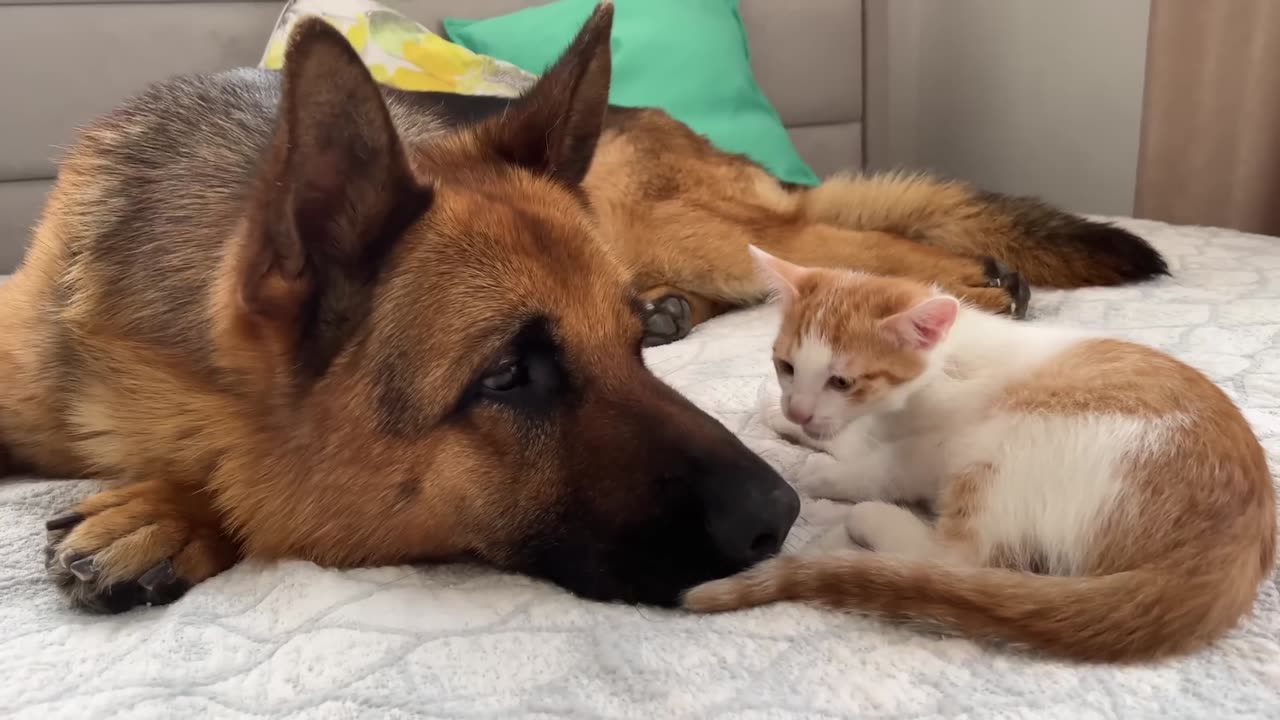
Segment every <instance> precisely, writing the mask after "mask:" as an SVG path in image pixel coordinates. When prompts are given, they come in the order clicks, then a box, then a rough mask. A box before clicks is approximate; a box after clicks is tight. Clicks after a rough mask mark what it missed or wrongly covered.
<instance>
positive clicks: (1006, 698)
mask: <svg viewBox="0 0 1280 720" xmlns="http://www.w3.org/2000/svg"><path fill="white" fill-rule="evenodd" d="M1120 222H1121V223H1122V224H1124V225H1125V226H1126V227H1129V228H1130V229H1132V230H1134V231H1135V232H1137V233H1139V234H1141V235H1143V236H1145V237H1148V238H1150V239H1151V240H1152V242H1153V243H1155V245H1156V246H1157V247H1159V248H1160V249H1161V250H1162V251H1163V252H1165V253H1166V254H1167V256H1168V258H1169V260H1170V263H1171V266H1172V268H1173V271H1174V275H1173V277H1172V278H1169V279H1165V280H1162V281H1159V282H1155V283H1151V284H1146V285H1140V286H1131V287H1120V288H1108V289H1089V290H1079V291H1070V292H1049V291H1042V292H1039V293H1038V294H1037V295H1036V296H1035V297H1034V298H1033V313H1032V317H1031V321H1032V322H1044V321H1057V320H1060V321H1065V322H1070V323H1073V324H1078V325H1082V326H1085V327H1090V328H1097V329H1103V330H1106V331H1108V332H1111V333H1114V334H1115V335H1118V336H1121V337H1125V338H1131V339H1134V340H1139V341H1143V342H1147V343H1151V344H1154V345H1156V346H1159V347H1161V348H1165V349H1167V350H1170V351H1173V352H1174V353H1176V354H1177V355H1178V356H1180V357H1182V358H1183V359H1185V360H1187V361H1189V362H1191V363H1193V364H1194V365H1196V366H1197V367H1199V368H1201V369H1202V370H1204V371H1206V372H1207V373H1208V374H1209V375H1210V376H1211V377H1213V379H1214V380H1215V381H1217V382H1218V383H1220V384H1221V385H1222V387H1223V388H1224V389H1225V390H1226V391H1227V392H1228V393H1229V394H1230V395H1231V397H1232V398H1233V399H1235V400H1236V401H1237V402H1238V403H1239V404H1240V405H1241V406H1242V407H1243V408H1244V409H1245V413H1246V415H1247V417H1248V419H1249V420H1250V421H1251V422H1252V424H1253V425H1254V427H1255V428H1256V430H1257V432H1258V434H1259V435H1260V436H1261V438H1262V440H1263V442H1264V444H1265V446H1266V448H1267V452H1268V457H1269V460H1270V462H1271V465H1272V467H1273V468H1275V467H1280V312H1277V306H1278V304H1280V242H1277V240H1276V239H1274V238H1264V237H1258V236H1250V235H1244V234H1240V233H1236V232H1231V231H1225V230H1215V229H1208V228H1190V227H1173V226H1168V225H1163V224H1159V223H1153V222H1141V221H1133V220H1122V221H1120ZM775 319H776V316H775V310H774V309H773V308H771V307H762V308H757V309H753V310H747V311H742V312H737V313H733V314H730V315H727V316H724V317H721V318H719V319H717V320H714V321H712V322H710V323H708V324H706V325H704V326H702V327H700V328H698V329H697V330H696V331H695V332H694V333H693V334H692V335H691V336H690V337H688V338H687V339H685V340H683V341H680V342H677V343H674V344H672V345H668V346H665V347H660V348H653V349H650V350H649V351H648V352H647V357H646V359H647V362H648V363H649V365H650V367H651V368H652V369H653V370H654V372H655V373H657V374H658V375H660V376H661V377H663V378H664V379H665V380H666V381H667V382H669V383H670V384H671V385H673V386H674V387H676V388H677V389H679V390H680V391H682V392H684V393H686V394H687V395H688V396H689V397H690V398H691V399H692V400H693V401H694V402H696V403H697V404H698V405H700V406H702V407H703V408H705V409H706V410H708V411H710V412H712V413H714V414H715V415H716V416H717V417H718V418H719V419H720V420H722V421H723V422H724V423H726V424H727V425H728V426H729V427H730V428H731V429H733V430H734V431H735V432H737V433H738V434H740V435H741V437H743V438H744V440H745V442H746V443H747V444H748V445H750V446H751V447H752V448H753V449H755V450H756V451H758V452H759V453H761V454H762V455H763V456H764V457H765V458H766V459H767V460H768V461H769V462H771V463H773V464H774V465H775V466H776V467H778V468H779V469H780V470H781V471H782V472H783V473H784V474H787V473H789V472H790V471H791V470H793V469H794V468H795V467H797V465H798V464H799V463H802V462H803V461H804V458H805V456H806V454H807V452H808V451H806V450H802V449H800V448H797V447H795V446H792V445H789V444H787V443H785V442H783V441H781V440H779V439H778V438H777V437H776V436H774V435H773V434H772V433H771V432H770V431H769V430H767V429H766V428H764V427H763V426H762V425H761V423H760V420H759V413H758V410H757V408H758V402H759V401H758V398H759V397H760V395H761V392H762V391H765V390H767V387H766V384H767V383H770V382H772V380H771V379H770V368H769V360H768V357H769V355H768V347H769V344H770V342H771V340H772V334H773V329H774V322H775ZM91 488H92V484H91V483H88V482H84V481H36V480H16V481H7V482H5V483H4V484H0V596H2V597H3V601H2V602H0V677H2V678H4V680H3V682H0V715H3V716H7V717H15V718H35V719H39V720H46V719H48V718H60V717H94V718H114V717H128V718H151V717H154V718H174V717H197V716H199V717H226V718H259V719H260V718H271V719H273V720H274V719H275V718H302V717H305V718H335V719H337V718H352V717H378V718H480V717H495V718H539V717H582V718H587V717H590V718H643V719H645V720H649V719H652V718H717V717H725V718H728V717H733V718H761V719H763V718H822V717H833V718H834V717H842V718H843V717H867V718H907V717H910V718H967V717H972V718H1064V719H1067V718H1071V719H1075V718H1126V720H1127V719H1130V718H1146V717H1150V718H1208V717H1214V718H1258V719H1259V720H1261V719H1262V718H1270V719H1274V718H1277V717H1280V585H1278V584H1277V580H1276V579H1275V577H1274V576H1273V577H1272V579H1271V580H1270V581H1269V582H1268V583H1267V584H1266V586H1265V587H1264V588H1263V591H1262V594H1261V597H1260V598H1259V600H1258V602H1257V606H1256V611H1255V615H1254V617H1253V618H1252V619H1251V620H1250V621H1249V622H1247V623H1246V624H1245V625H1243V626H1242V627H1240V628H1239V629H1238V630H1236V631H1235V632H1233V633H1231V635H1230V636H1229V637H1227V638H1226V639H1224V640H1223V641H1221V642H1220V643H1218V644H1217V645H1216V646H1214V647H1213V648H1211V649H1209V650H1207V651H1205V652H1202V653H1200V654H1197V655H1194V656H1191V657H1187V658H1184V659H1179V660H1174V661H1169V662H1164V663H1160V664H1155V665H1146V666H1137V667H1124V668H1115V667H1089V666H1073V665H1071V664H1066V663H1059V662H1052V661H1047V660H1044V659H1042V658H1039V657H1036V656H1034V655H1031V654H1025V653H1015V652H1011V651H996V650H991V649H986V648H983V647H980V646H978V645H975V644H973V643H970V642H968V641H966V640H963V639H958V638H951V637H943V636H936V635H929V634H922V633H920V632H918V631H915V630H908V629H905V628H898V627H893V626H890V625H886V624H883V623H880V622H877V621H874V620H870V619H865V618H860V617H854V616H849V615H841V614H836V613H831V612H824V611H819V610H815V609H809V608H805V607H801V606H797V605H776V606H773V607H766V608H759V609H755V610H751V611H746V612H741V613H736V614H729V615H723V616H714V617H696V616H690V615H685V614H683V613H679V612H667V611H660V610H655V609H648V608H634V607H621V606H609V605H600V604H593V603H588V602H584V601H580V600H577V599H574V598H573V597H571V596H569V595H568V594H566V593H564V592H563V591H561V590H558V589H556V588H554V587H552V586H549V585H547V584H544V583H541V582H537V581H533V580H529V579H524V578H519V577H513V576H508V575H502V574H499V573H496V572H493V571H489V570H486V569H483V568H478V567H469V566H451V567H434V568H412V567H385V568H373V569H365V570H357V571H346V572H340V571H334V570H327V569H322V568H319V567H316V566H314V565H311V564H309V563H303V562H289V563H280V564H272V565H242V566H239V567H237V568H235V569H233V570H231V571H230V572H227V573H225V574H223V575H220V576H218V577H216V578H214V579H213V580H210V581H209V582H207V583H205V584H203V585H200V586H198V587H197V588H196V589H194V590H193V591H192V592H191V593H190V594H188V595H187V596H186V597H185V598H184V599H182V600H181V601H179V602H178V603H176V604H175V605H172V606H170V607H166V608H154V609H138V610H134V611H131V612H129V613H127V614H124V615H121V616H117V617H94V616H88V615H82V614H78V613H75V612H72V611H70V610H68V609H66V608H65V607H64V605H63V603H62V601H61V599H60V598H59V597H58V595H57V593H56V592H55V590H54V588H53V587H52V586H51V585H50V584H49V583H47V582H46V580H45V577H44V571H43V567H42V563H41V558H42V547H43V542H44V531H43V527H42V523H43V521H44V519H45V518H46V517H48V516H50V515H51V514H53V513H54V512H55V511H57V510H58V509H60V508H62V507H64V506H66V505H68V504H70V503H71V502H72V501H73V500H74V499H76V498H77V497H79V496H80V495H82V494H84V493H86V492H88V491H89V490H90V489H91ZM830 510H831V508H830V507H829V506H828V505H825V504H823V503H809V504H806V507H805V511H804V514H803V515H802V519H801V521H800V523H799V524H798V525H797V527H796V529H795V531H794V532H793V533H792V536H791V537H790V539H789V540H788V548H789V549H794V548H795V547H797V546H798V545H800V544H801V543H803V542H804V541H805V540H807V539H808V538H810V537H812V535H813V534H814V533H815V532H816V531H817V530H818V529H819V528H820V527H821V525H822V523H823V522H828V521H829V520H830V517H831V512H830Z"/></svg>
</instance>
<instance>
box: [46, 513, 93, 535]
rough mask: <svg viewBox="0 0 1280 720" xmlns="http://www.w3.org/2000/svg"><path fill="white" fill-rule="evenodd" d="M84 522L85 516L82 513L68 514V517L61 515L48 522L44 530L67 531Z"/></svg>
mask: <svg viewBox="0 0 1280 720" xmlns="http://www.w3.org/2000/svg"><path fill="white" fill-rule="evenodd" d="M83 520H84V516H83V515H81V514H80V513H76V512H73V513H67V514H66V515H59V516H58V517H56V518H53V519H52V520H48V521H46V522H45V524H44V529H45V530H48V531H49V532H56V531H58V530H66V529H67V528H71V527H74V526H76V525H79V524H80V522H81V521H83Z"/></svg>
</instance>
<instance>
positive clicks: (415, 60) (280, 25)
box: [258, 0, 537, 97]
mask: <svg viewBox="0 0 1280 720" xmlns="http://www.w3.org/2000/svg"><path fill="white" fill-rule="evenodd" d="M311 15H314V16H318V17H321V18H323V19H324V20H326V21H328V22H329V24H330V25H333V26H334V27H336V28H337V29H338V30H341V31H342V33H343V34H344V35H346V37H347V40H348V42H350V43H351V46H352V47H353V48H355V49H356V52H358V53H360V57H361V58H363V59H364V62H365V65H366V66H368V68H369V72H370V73H372V74H373V76H374V77H375V78H377V80H378V82H381V83H383V84H385V85H390V86H391V87H394V88H398V89H400V90H436V91H441V92H455V93H461V94H463V95H497V96H499V97H516V96H518V95H520V94H521V93H523V92H524V91H525V90H527V89H528V88H529V87H530V86H531V85H532V84H533V82H534V80H536V79H537V76H536V75H533V74H532V73H529V72H526V71H524V70H522V69H520V68H518V67H516V66H515V65H512V64H511V63H507V62H503V61H502V60H498V59H495V58H491V57H489V56H487V55H478V54H476V53H474V52H471V51H470V50H468V49H466V48H464V47H462V46H461V45H455V44H454V43H451V42H449V41H448V40H445V39H444V38H442V37H440V36H439V35H437V34H435V33H433V32H431V31H430V30H428V29H426V28H425V27H423V26H421V25H419V24H418V23H416V22H414V21H412V20H410V19H408V18H406V17H405V16H403V15H401V14H400V13H398V12H396V11H395V10H392V9H390V8H388V7H386V6H385V5H382V4H380V3H377V2H374V0H290V2H288V3H287V4H286V5H285V7H284V11H283V12H282V13H280V19H279V20H277V21H276V27H275V29H274V30H272V32H271V38H270V40H268V41H267V50H266V52H265V53H263V55H262V60H261V61H260V62H259V63H258V65H259V67H263V68H267V69H269V70H279V69H280V67H281V66H283V65H284V52H285V46H286V45H287V43H288V41H289V32H290V31H291V30H292V29H293V25H294V23H296V22H298V20H300V19H302V18H304V17H308V16H311Z"/></svg>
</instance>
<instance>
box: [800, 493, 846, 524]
mask: <svg viewBox="0 0 1280 720" xmlns="http://www.w3.org/2000/svg"><path fill="white" fill-rule="evenodd" d="M850 507H852V506H851V505H849V503H844V502H836V501H834V500H824V499H820V498H811V497H804V498H802V499H801V501H800V519H802V520H804V522H805V523H807V524H809V525H813V526H816V527H827V526H829V525H840V526H841V527H843V526H844V518H845V515H848V514H849V508H850Z"/></svg>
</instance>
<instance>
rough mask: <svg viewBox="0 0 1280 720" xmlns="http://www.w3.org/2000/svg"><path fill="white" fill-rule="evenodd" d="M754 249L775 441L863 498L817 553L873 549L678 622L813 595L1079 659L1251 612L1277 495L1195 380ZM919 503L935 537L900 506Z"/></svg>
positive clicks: (1211, 632) (829, 481)
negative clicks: (766, 305) (789, 440)
mask: <svg viewBox="0 0 1280 720" xmlns="http://www.w3.org/2000/svg"><path fill="white" fill-rule="evenodd" d="M753 254H754V256H755V258H756V261H757V265H758V266H759V268H760V270H761V273H762V275H763V276H764V277H765V278H767V279H768V281H769V282H770V284H771V285H772V286H773V288H774V289H775V291H776V293H777V295H778V296H779V297H780V299H781V303H782V306H783V320H782V327H781V330H780V332H779V334H778V338H777V341H776V343H775V345H774V359H775V363H776V365H777V370H778V378H779V382H780V384H781V386H782V396H783V397H782V403H783V408H784V413H785V415H786V417H787V418H788V419H789V420H790V421H791V422H792V423H794V424H790V423H788V424H787V426H786V427H783V428H782V430H784V432H786V433H787V434H791V435H798V436H801V437H807V438H809V439H810V440H811V441H812V443H813V444H815V445H817V446H818V447H820V448H822V449H826V450H829V451H830V452H831V453H832V457H830V458H827V459H826V461H825V462H823V463H821V464H818V465H816V466H810V469H809V471H808V476H807V477H805V478H803V482H802V486H803V487H805V488H807V489H808V490H810V491H816V492H817V494H819V495H824V496H827V497H832V498H837V499H842V500H850V501H855V502H857V503H858V504H856V505H854V506H852V507H851V508H850V509H849V511H848V514H847V516H846V522H845V523H844V526H843V527H841V528H837V530H836V533H837V537H835V538H832V537H828V538H826V539H824V540H823V541H822V545H823V546H824V549H825V548H826V547H829V546H831V545H837V546H838V545H844V546H845V547H846V548H852V547H854V546H855V543H856V544H857V545H862V546H864V547H868V548H871V549H872V550H874V552H859V551H856V550H850V549H841V550H834V551H832V552H824V553H820V554H815V553H807V552H803V553H800V554H798V555H790V556H782V557H778V558H774V559H771V560H767V561H765V562H763V563H761V564H759V565H757V566H755V567H754V568H752V569H749V570H747V571H746V572H744V573H741V574H739V575H737V576H733V577H729V578H725V579H722V580H716V581H713V582H710V583H706V584H703V585H701V586H698V587H696V588H694V589H693V590H691V591H689V593H688V594H687V595H686V597H685V605H686V607H688V608H691V609H693V610H697V611H703V612H713V611H725V610H731V609H735V608H741V607H746V606H752V605H759V604H762V603H766V602H772V601H779V600H805V601H813V602H817V603H821V604H825V605H828V606H833V607H838V608H847V609H852V610H860V611H865V612H870V613H874V614H878V615H881V616H883V617H887V618H894V619H904V620H925V621H933V622H937V623H941V624H943V625H946V626H951V627H952V628H955V629H958V630H960V631H962V632H963V633H965V634H967V635H970V636H973V637H975V638H981V639H994V640H1003V641H1006V642H1013V643H1018V644H1022V645H1027V646H1031V647H1034V648H1038V649H1040V650H1042V651H1045V652H1047V653H1050V654H1053V655H1056V656H1060V657H1066V658H1074V659H1080V660H1092V661H1122V660H1139V659H1148V658H1155V657H1159V656H1164V655H1170V654H1176V653H1182V652H1187V651H1191V650H1193V649H1196V648H1198V647H1201V646H1203V645H1205V644H1207V643H1209V642H1212V641H1213V640H1215V639H1216V638H1218V637H1219V636H1221V635H1222V634H1223V633H1225V632H1226V631H1227V630H1229V629H1230V628H1232V627H1233V626H1235V625H1236V623H1237V622H1238V621H1239V619H1240V618H1241V617H1242V616H1244V615H1246V614H1247V613H1248V612H1249V611H1250V609H1251V608H1252V605H1253V602H1254V599H1255V597H1256V595H1257V593H1258V588H1259V585H1260V583H1261V582H1262V581H1263V580H1264V579H1265V578H1266V577H1267V576H1268V575H1269V574H1270V573H1271V571H1272V566H1273V562H1274V556H1275V532H1276V520H1275V513H1276V508H1275V490H1274V487H1273V485H1272V480H1271V474H1270V472H1269V470H1268V468H1267V462H1266V458H1265V456H1264V454H1263V450H1262V448H1261V446H1260V445H1259V443H1258V440H1257V438H1256V437H1255V436H1254V434H1253V432H1252V430H1251V429H1250V427H1249V425H1248V423H1247V422H1246V421H1245V419H1244V417H1243V416H1242V415H1241V413H1240V411H1239V410H1238V409H1237V408H1236V407H1235V406H1234V405H1233V404H1232V402H1231V401H1230V400H1229V399H1228V398H1227V397H1226V395H1224V394H1223V393H1222V391H1221V390H1219V389H1218V387H1217V386H1215V385H1214V384H1213V383H1212V382H1211V381H1210V380H1208V379H1207V378H1206V377H1204V376H1203V375H1201V374H1200V373H1199V372H1197V371H1195V370H1193V369H1192V368H1190V367H1189V366H1187V365H1185V364H1183V363H1181V362H1179V361H1178V360H1175V359H1174V358H1172V357H1170V356H1168V355H1166V354H1164V353H1161V352H1159V351H1156V350H1154V349H1151V348H1148V347H1145V346H1142V345H1137V344H1133V343H1129V342H1123V341H1120V340H1114V339H1107V338H1103V337H1097V336H1091V335H1089V334H1087V333H1083V332H1080V331H1077V330H1069V329H1063V328H1056V327H1050V326H1045V325H1032V324H1027V323H1023V322H1017V321H1012V320H1009V319H1006V318H1001V317H996V316H993V315H987V314H985V313H982V312H979V311H977V310H973V309H970V308H967V307H964V306H962V305H960V304H959V303H958V302H957V301H956V300H955V299H954V298H952V297H949V296H946V295H943V294H940V293H938V292H937V291H935V290H934V289H932V288H930V287H927V286H924V285H921V284H918V283H915V282H912V281H908V280H903V279H893V278H885V277H874V276H868V275H859V274H855V273H851V272H847V271H838V270H826V269H810V268H803V267H799V266H796V265H792V264H790V263H787V262H784V261H782V260H779V259H777V258H774V257H772V256H769V255H767V254H765V253H763V252H761V251H759V250H755V249H754V248H753ZM917 499H925V500H930V501H932V502H933V504H934V508H935V510H936V512H937V515H938V518H937V521H936V523H934V524H930V523H927V522H925V521H923V520H921V519H920V518H919V517H918V516H916V515H915V514H914V513H912V512H910V511H909V510H906V509H904V508H902V507H900V506H898V505H896V504H894V503H893V501H895V500H917ZM833 539H834V540H835V542H833Z"/></svg>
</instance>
